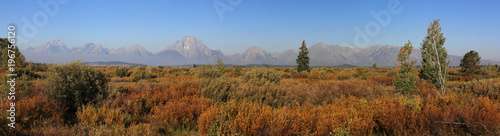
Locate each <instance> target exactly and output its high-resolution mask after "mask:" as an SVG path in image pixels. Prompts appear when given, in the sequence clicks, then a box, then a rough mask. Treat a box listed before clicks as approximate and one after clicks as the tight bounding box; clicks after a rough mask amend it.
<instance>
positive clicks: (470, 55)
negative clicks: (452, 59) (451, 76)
mask: <svg viewBox="0 0 500 136" xmlns="http://www.w3.org/2000/svg"><path fill="white" fill-rule="evenodd" d="M479 63H481V57H479V54H478V53H477V52H476V51H473V50H471V51H469V52H467V53H466V54H465V55H464V58H462V60H460V67H462V70H461V72H463V73H465V74H466V75H474V74H479V72H481V66H479Z"/></svg>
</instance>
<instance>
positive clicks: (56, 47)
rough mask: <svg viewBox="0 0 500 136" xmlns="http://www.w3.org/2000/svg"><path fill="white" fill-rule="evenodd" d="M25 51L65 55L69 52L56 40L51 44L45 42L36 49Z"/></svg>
mask: <svg viewBox="0 0 500 136" xmlns="http://www.w3.org/2000/svg"><path fill="white" fill-rule="evenodd" d="M26 51H29V52H45V53H67V52H70V50H69V49H68V48H67V47H66V45H64V43H63V42H62V41H60V40H59V39H57V38H56V39H55V40H54V41H52V42H46V43H44V44H42V45H40V46H37V47H36V48H33V47H29V48H28V49H26Z"/></svg>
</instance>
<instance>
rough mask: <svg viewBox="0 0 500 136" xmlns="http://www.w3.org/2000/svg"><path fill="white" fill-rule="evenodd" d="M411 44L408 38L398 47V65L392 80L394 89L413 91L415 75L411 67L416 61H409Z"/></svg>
mask: <svg viewBox="0 0 500 136" xmlns="http://www.w3.org/2000/svg"><path fill="white" fill-rule="evenodd" d="M412 50H413V46H412V45H411V42H410V40H408V43H406V44H405V46H403V47H401V48H400V49H399V54H398V65H397V70H398V72H397V73H396V79H395V81H394V86H395V87H396V90H398V91H401V92H410V93H411V92H414V90H415V82H416V78H417V77H416V75H415V74H413V68H414V67H415V62H416V61H410V55H411V53H412Z"/></svg>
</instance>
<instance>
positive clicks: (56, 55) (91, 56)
mask: <svg viewBox="0 0 500 136" xmlns="http://www.w3.org/2000/svg"><path fill="white" fill-rule="evenodd" d="M399 49H400V47H399V46H390V45H374V46H370V47H348V46H343V45H326V44H324V43H317V44H314V45H313V46H311V47H309V58H310V59H311V60H310V65H311V66H341V65H343V66H371V65H372V64H373V63H377V66H379V67H391V66H395V65H396V64H397V61H396V58H397V54H398V53H399ZM22 52H23V54H24V55H25V57H26V59H27V60H28V61H30V60H31V61H34V62H41V63H65V62H67V61H74V60H77V59H81V60H83V61H85V62H99V61H107V62H109V61H120V62H127V63H138V64H146V65H151V66H157V65H168V66H181V65H192V64H215V62H216V61H217V59H219V58H220V59H221V60H222V61H223V62H224V63H226V64H228V65H230V64H236V65H261V64H269V65H274V66H293V65H296V62H295V60H296V59H297V55H298V52H299V51H298V50H296V49H287V50H285V51H283V52H273V53H269V52H267V51H266V50H263V49H261V48H259V47H257V46H251V47H249V48H248V49H247V50H246V51H245V52H243V53H242V54H240V53H236V54H233V55H224V54H223V53H222V52H221V51H220V50H213V49H210V48H208V47H207V46H206V45H205V44H204V43H203V42H202V41H201V40H199V39H196V38H195V37H193V36H185V37H183V38H182V40H178V41H176V42H175V43H174V44H173V45H170V46H167V47H166V48H165V49H164V50H162V51H159V52H155V53H152V52H149V51H148V50H146V49H145V48H144V47H143V46H141V45H139V44H134V45H132V46H131V47H129V48H124V47H122V48H118V49H111V48H105V47H103V46H102V45H100V44H94V43H88V44H85V45H83V46H80V47H75V48H72V49H68V48H67V47H66V45H65V44H64V43H63V42H62V41H60V40H59V39H55V40H54V41H52V42H46V43H44V44H42V45H40V46H37V47H29V48H28V49H26V50H23V51H22ZM420 53H421V51H420V49H418V47H417V48H414V49H413V54H412V55H411V56H410V57H411V60H417V63H416V64H417V65H421V61H422V58H421V55H420ZM461 59H462V57H461V56H455V55H448V60H450V66H458V65H459V64H460V60H461ZM488 63H491V64H500V62H495V61H491V60H486V59H482V60H481V64H482V65H486V64H488ZM104 64H110V63H104Z"/></svg>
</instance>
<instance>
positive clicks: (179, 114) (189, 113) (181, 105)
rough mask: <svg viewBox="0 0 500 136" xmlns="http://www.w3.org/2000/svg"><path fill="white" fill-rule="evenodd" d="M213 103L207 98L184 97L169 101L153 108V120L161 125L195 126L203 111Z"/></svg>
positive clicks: (166, 126)
mask: <svg viewBox="0 0 500 136" xmlns="http://www.w3.org/2000/svg"><path fill="white" fill-rule="evenodd" d="M211 105H212V101H210V100H209V99H205V98H197V97H183V98H181V99H179V100H173V101H168V102H166V103H165V104H160V105H158V106H155V107H153V109H152V114H151V117H152V122H155V123H158V124H159V127H164V128H169V127H178V128H194V127H195V126H196V123H197V121H198V118H199V116H200V114H201V113H202V112H204V111H205V110H206V109H208V107H210V106H211Z"/></svg>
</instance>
